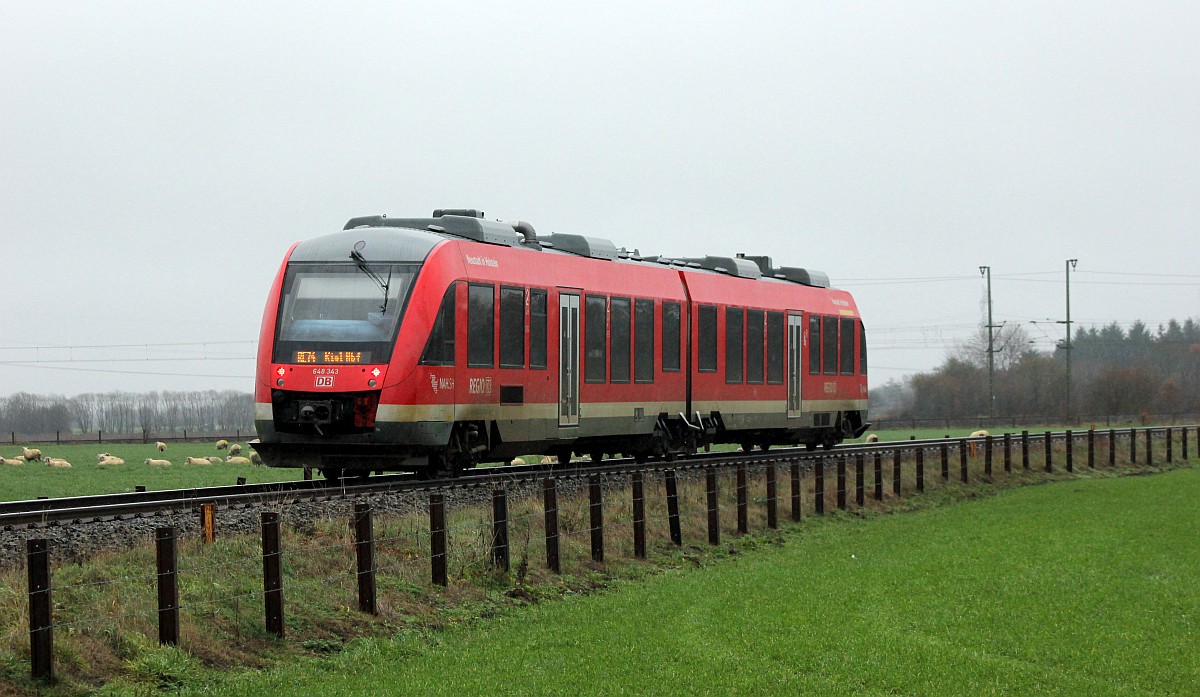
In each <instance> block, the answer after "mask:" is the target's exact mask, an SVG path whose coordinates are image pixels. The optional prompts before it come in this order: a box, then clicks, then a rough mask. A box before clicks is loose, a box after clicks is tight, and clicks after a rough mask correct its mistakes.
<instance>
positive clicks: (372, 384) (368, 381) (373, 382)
mask: <svg viewBox="0 0 1200 697" xmlns="http://www.w3.org/2000/svg"><path fill="white" fill-rule="evenodd" d="M374 386H375V380H374V378H372V379H370V380H367V387H374Z"/></svg>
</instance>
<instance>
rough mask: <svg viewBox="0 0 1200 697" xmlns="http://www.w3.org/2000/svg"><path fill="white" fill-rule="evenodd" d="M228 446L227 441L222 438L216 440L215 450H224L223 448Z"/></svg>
mask: <svg viewBox="0 0 1200 697" xmlns="http://www.w3.org/2000/svg"><path fill="white" fill-rule="evenodd" d="M228 447H229V441H227V440H225V439H224V438H222V439H221V440H219V441H217V450H224V449H225V448H228Z"/></svg>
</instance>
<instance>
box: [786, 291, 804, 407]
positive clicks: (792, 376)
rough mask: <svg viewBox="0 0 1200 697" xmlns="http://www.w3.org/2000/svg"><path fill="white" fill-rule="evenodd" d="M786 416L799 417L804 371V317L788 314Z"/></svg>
mask: <svg viewBox="0 0 1200 697" xmlns="http://www.w3.org/2000/svg"><path fill="white" fill-rule="evenodd" d="M787 319H788V333H787V336H788V350H787V355H788V362H787V403H788V404H787V415H788V418H789V419H794V418H798V417H799V416H800V376H801V375H802V371H803V370H804V317H803V316H801V315H800V314H794V313H790V312H789V313H788V318H787Z"/></svg>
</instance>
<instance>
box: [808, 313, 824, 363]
mask: <svg viewBox="0 0 1200 697" xmlns="http://www.w3.org/2000/svg"><path fill="white" fill-rule="evenodd" d="M808 374H809V375H820V374H821V316H820V315H809V316H808Z"/></svg>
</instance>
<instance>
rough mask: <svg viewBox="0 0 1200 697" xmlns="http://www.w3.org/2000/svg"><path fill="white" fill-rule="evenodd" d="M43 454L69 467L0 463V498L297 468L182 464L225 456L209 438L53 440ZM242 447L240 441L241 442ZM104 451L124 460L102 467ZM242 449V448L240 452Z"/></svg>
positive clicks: (261, 475) (263, 478) (222, 479)
mask: <svg viewBox="0 0 1200 697" xmlns="http://www.w3.org/2000/svg"><path fill="white" fill-rule="evenodd" d="M34 447H37V448H39V449H40V450H41V451H42V452H43V453H45V454H46V455H51V456H54V457H59V458H62V459H64V460H67V461H68V462H70V463H71V468H70V469H52V468H50V467H47V466H46V465H44V464H42V463H39V462H31V463H28V464H24V465H6V466H0V501H18V500H23V499H35V498H37V497H39V496H47V497H59V496H85V495H88V494H112V493H120V492H125V491H133V490H134V487H136V486H138V485H142V486H145V487H146V488H147V489H149V490H152V491H153V490H159V489H186V488H190V487H199V486H217V485H224V484H235V483H236V482H237V478H238V477H245V478H246V481H247V482H248V483H251V484H256V483H259V482H272V481H283V480H292V479H299V478H300V477H301V476H302V470H296V469H275V468H271V467H257V466H254V465H231V464H213V465H184V464H183V462H184V459H185V458H186V457H187V456H189V455H191V456H193V457H207V456H209V455H216V456H221V457H222V458H223V457H225V455H226V452H225V451H223V450H217V449H216V448H215V447H214V445H213V442H212V441H204V442H196V443H171V444H170V446H168V450H167V452H165V453H160V452H158V451H157V450H156V449H155V448H154V445H153V444H150V445H141V444H120V443H103V444H97V443H90V444H71V445H55V444H53V443H50V444H39V445H36V446H34ZM243 448H245V444H243ZM20 452H21V447H20V445H17V446H12V445H7V446H0V454H3V455H4V457H6V458H12V457H14V456H15V455H17V454H20ZM102 452H107V453H112V454H113V455H116V456H117V457H120V458H121V459H123V460H125V464H124V465H111V466H108V467H101V466H99V465H98V464H96V455H97V454H98V453H102ZM243 454H245V453H243ZM146 458H165V459H168V460H170V461H171V462H172V463H174V464H172V466H170V467H154V466H149V465H145V464H143V463H144V462H145V460H146Z"/></svg>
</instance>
